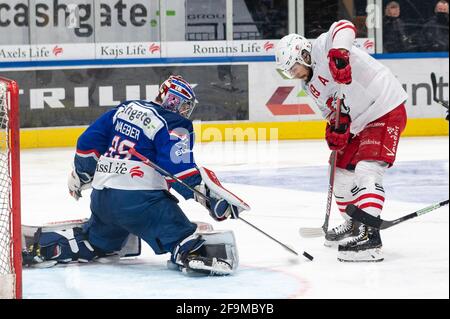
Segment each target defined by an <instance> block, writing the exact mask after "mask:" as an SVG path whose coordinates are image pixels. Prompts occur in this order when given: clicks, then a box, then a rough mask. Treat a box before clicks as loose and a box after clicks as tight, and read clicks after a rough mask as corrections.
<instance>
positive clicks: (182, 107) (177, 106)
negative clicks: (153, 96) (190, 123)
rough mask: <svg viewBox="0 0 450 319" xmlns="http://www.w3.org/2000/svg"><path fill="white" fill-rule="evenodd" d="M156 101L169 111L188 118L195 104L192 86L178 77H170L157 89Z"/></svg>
mask: <svg viewBox="0 0 450 319" xmlns="http://www.w3.org/2000/svg"><path fill="white" fill-rule="evenodd" d="M158 99H159V100H160V102H161V106H162V107H163V108H165V109H167V110H169V111H172V112H175V113H178V114H180V115H182V116H184V117H186V118H189V117H190V116H191V114H192V111H194V108H195V105H196V103H197V100H196V97H195V93H194V90H193V89H192V86H191V85H190V84H189V83H188V82H187V81H186V80H185V79H183V77H181V76H180V75H171V76H170V77H169V78H168V79H167V80H165V81H164V82H163V83H162V84H161V86H160V87H159V94H158Z"/></svg>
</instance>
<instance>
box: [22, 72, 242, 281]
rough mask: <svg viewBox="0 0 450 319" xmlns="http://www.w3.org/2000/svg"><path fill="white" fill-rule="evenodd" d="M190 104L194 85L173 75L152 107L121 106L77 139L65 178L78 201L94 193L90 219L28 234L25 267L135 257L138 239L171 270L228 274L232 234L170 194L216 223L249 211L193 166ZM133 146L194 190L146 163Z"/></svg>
mask: <svg viewBox="0 0 450 319" xmlns="http://www.w3.org/2000/svg"><path fill="white" fill-rule="evenodd" d="M195 105H196V97H195V94H194V91H193V89H192V86H191V85H190V84H189V83H188V82H187V81H186V80H185V79H183V78H182V77H181V76H170V77H169V78H168V79H167V80H165V81H164V82H163V83H162V84H161V86H160V89H159V93H158V96H157V97H156V99H155V101H154V102H152V101H143V100H139V101H137V100H136V101H126V102H123V103H121V104H120V105H119V106H117V107H116V108H113V109H112V110H110V111H108V112H106V113H105V114H103V115H102V116H101V117H99V118H98V119H97V120H96V121H95V122H94V123H93V124H91V125H90V126H89V127H88V128H87V129H86V131H85V132H84V133H83V134H82V135H81V136H80V137H79V139H78V141H77V150H76V153H75V157H74V169H73V171H72V172H71V173H70V175H69V178H68V187H69V192H70V194H71V195H72V196H73V197H74V198H75V199H79V198H80V197H81V192H82V191H83V190H86V189H88V188H92V193H91V202H90V207H91V217H90V219H89V220H88V221H87V222H86V223H81V224H80V225H75V226H76V227H66V228H65V229H64V227H57V228H55V227H42V228H39V230H38V231H36V232H35V233H34V234H32V235H33V236H31V235H30V236H29V237H30V238H31V237H32V245H30V246H31V247H33V248H31V249H29V251H28V252H27V254H26V256H25V257H24V260H25V262H26V263H29V264H30V263H36V262H39V261H53V262H57V263H67V262H73V261H78V262H88V261H91V260H94V259H96V258H98V257H105V256H111V255H114V254H118V253H119V252H123V250H124V249H125V248H127V249H128V250H129V248H130V246H131V251H135V253H134V254H136V251H137V253H139V247H138V245H139V242H140V241H139V240H140V239H142V240H143V241H145V242H146V243H147V244H148V245H149V246H150V247H151V248H152V249H153V251H154V252H155V253H156V254H165V253H170V254H171V257H170V260H169V261H168V265H169V267H170V268H172V269H177V270H181V271H183V272H185V273H190V274H198V275H230V274H232V273H233V272H234V271H235V270H236V269H237V267H238V253H237V248H236V243H235V238H234V234H233V232H232V231H214V230H212V227H204V225H205V224H203V227H200V226H199V225H198V224H196V223H193V222H191V221H190V220H189V219H188V218H187V217H186V216H185V214H184V213H183V211H182V210H181V209H180V207H179V206H178V199H177V198H176V197H175V196H173V195H172V194H171V193H170V189H173V190H175V191H176V192H178V193H179V194H180V195H182V196H183V197H184V198H185V199H195V200H197V201H198V202H199V203H201V204H202V205H203V206H205V207H206V209H207V210H208V212H209V214H210V215H211V217H212V218H213V219H214V220H216V221H223V220H226V219H228V218H237V217H238V216H239V213H241V212H242V211H243V210H245V209H248V207H247V206H246V205H242V202H241V201H240V200H238V199H237V197H235V196H234V195H233V194H231V193H230V192H228V191H227V190H226V189H224V188H223V187H222V186H221V184H220V182H218V180H216V179H215V178H212V176H213V177H215V175H214V174H213V173H212V172H211V171H209V170H207V169H205V168H202V167H200V168H199V167H197V166H196V163H195V161H194V156H193V146H194V132H193V125H192V122H191V121H190V120H189V117H190V115H191V113H192V111H193V110H194V107H195ZM131 149H133V151H135V152H138V153H139V154H142V155H143V156H145V157H146V158H148V159H149V160H151V161H152V162H154V163H155V164H156V165H158V166H159V167H162V168H163V169H164V170H165V171H167V172H169V173H170V174H172V176H175V177H177V178H178V179H180V180H182V181H183V182H184V183H185V184H186V185H188V186H190V187H191V188H188V187H186V186H185V185H183V184H181V183H179V182H177V181H175V180H172V179H171V178H169V177H168V176H164V174H161V173H160V172H159V171H157V170H155V169H154V168H153V167H151V166H149V165H145V163H143V161H141V160H140V159H139V158H138V157H136V156H134V155H132V153H131V152H130V150H131ZM193 189H196V190H197V191H199V192H200V193H201V194H203V195H204V196H198V194H196V193H194V192H193ZM205 198H206V199H207V200H205ZM206 225H209V224H206ZM130 238H138V239H139V240H137V241H136V240H135V239H134V240H130ZM28 241H29V240H28ZM130 243H131V244H130ZM133 243H134V244H133ZM129 254H130V252H129V251H128V252H125V253H120V255H121V256H127V255H129ZM132 254H133V252H132Z"/></svg>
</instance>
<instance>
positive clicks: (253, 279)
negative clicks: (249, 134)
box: [21, 137, 449, 299]
mask: <svg viewBox="0 0 450 319" xmlns="http://www.w3.org/2000/svg"><path fill="white" fill-rule="evenodd" d="M448 149H449V139H448V137H437V138H404V139H402V140H401V142H400V146H399V151H398V155H397V162H396V163H395V166H394V167H393V168H391V169H390V170H389V171H388V173H387V175H386V177H385V183H384V186H385V189H386V192H387V200H386V204H385V208H384V211H383V214H382V216H383V218H384V219H388V220H391V219H395V218H397V217H400V216H402V215H405V214H407V213H410V212H413V211H415V210H417V209H420V208H423V207H425V206H427V205H429V204H432V203H435V202H439V201H441V200H444V199H447V198H448V196H449V195H448V193H449V165H448V163H449V155H448ZM195 152H196V160H197V163H198V164H199V165H202V166H206V167H208V168H210V169H212V170H214V171H216V173H217V175H218V176H219V178H220V179H221V180H222V181H223V182H224V185H226V186H227V187H229V188H230V189H231V190H233V192H235V193H236V194H238V195H239V196H240V197H242V198H243V199H245V201H246V202H248V203H249V204H250V205H251V206H252V210H251V211H250V212H246V213H243V215H242V217H244V218H245V219H246V220H248V221H249V222H251V223H253V224H255V225H256V226H258V227H260V228H261V229H263V230H264V231H266V232H267V233H269V234H270V235H272V236H274V237H275V238H277V239H278V240H280V241H282V242H284V243H286V244H288V245H290V246H292V247H293V248H294V249H296V250H298V251H299V252H302V251H303V250H306V251H308V252H309V253H310V254H312V255H313V256H314V257H315V259H314V261H313V262H310V261H308V260H306V259H305V258H304V257H300V258H299V262H298V263H293V262H292V255H291V254H290V253H289V252H288V251H286V250H285V249H283V248H282V247H280V246H278V245H277V244H276V243H274V242H272V241H271V240H269V239H267V238H266V237H264V236H263V235H261V234H260V233H258V232H256V231H255V230H254V229H252V228H251V227H249V226H248V225H246V224H245V223H243V222H240V221H236V220H230V221H225V222H222V223H217V222H214V221H213V220H212V219H211V218H210V217H209V216H208V214H207V212H206V211H205V210H204V209H203V207H202V206H200V205H199V204H198V203H195V202H193V201H187V202H185V201H183V202H181V207H182V208H183V210H184V211H185V212H186V215H187V216H188V217H189V218H190V219H191V220H194V221H205V222H209V223H211V224H213V226H214V227H215V228H217V229H232V230H233V231H234V232H235V235H236V239H237V244H238V248H239V254H240V262H241V266H240V269H239V270H238V272H237V273H236V275H235V276H232V277H208V278H191V277H185V276H184V275H182V274H181V273H178V272H174V271H171V270H168V269H166V266H165V264H166V259H167V258H168V255H163V256H156V255H154V254H153V252H152V251H151V250H150V248H148V247H147V246H146V245H145V247H144V249H143V254H142V256H140V257H138V258H135V259H128V260H122V261H120V262H118V263H112V264H111V263H110V264H102V263H92V264H87V265H85V264H72V265H69V266H66V267H64V266H58V267H54V268H50V269H24V272H23V276H24V289H23V290H24V298H182V299H183V298H186V299H190V298H449V216H448V213H449V208H448V206H447V207H445V208H441V209H439V210H436V211H433V212H431V213H429V214H426V215H424V216H420V217H418V218H415V219H413V220H411V221H408V222H405V223H403V224H402V225H398V226H396V227H393V228H390V229H388V230H385V231H383V232H382V234H381V235H382V239H383V244H384V246H383V250H384V254H385V261H384V262H381V263H341V262H338V261H337V259H336V254H337V252H336V249H331V248H327V247H325V246H323V240H322V239H321V238H312V239H305V238H301V237H300V236H299V232H298V230H299V227H320V226H321V225H322V223H323V217H324V214H325V206H326V197H327V194H326V192H327V183H328V177H327V160H328V156H329V151H328V150H327V147H326V144H325V142H323V141H283V142H272V143H266V142H260V143H253V142H249V143H244V142H242V143H210V144H201V145H198V146H196V150H195ZM21 156H22V214H23V216H22V220H23V223H24V224H39V223H42V222H48V221H55V220H65V219H77V218H81V217H88V216H89V191H87V192H85V193H84V194H83V198H81V199H80V201H78V202H76V201H75V200H73V198H71V197H70V196H69V195H68V193H67V189H66V183H67V175H68V173H69V172H70V170H71V161H72V158H73V149H71V148H64V149H39V150H25V151H23V152H22V154H21ZM340 222H341V217H340V216H339V214H338V213H337V210H336V206H335V205H334V204H333V211H332V215H331V218H330V223H331V226H334V225H336V224H339V223H340Z"/></svg>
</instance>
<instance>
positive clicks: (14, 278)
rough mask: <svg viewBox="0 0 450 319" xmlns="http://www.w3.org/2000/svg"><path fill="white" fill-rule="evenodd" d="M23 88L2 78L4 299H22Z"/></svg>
mask: <svg viewBox="0 0 450 319" xmlns="http://www.w3.org/2000/svg"><path fill="white" fill-rule="evenodd" d="M19 147H20V144H19V88H18V86H17V83H16V82H15V81H11V80H8V79H5V78H2V77H0V299H1V298H21V297H22V256H21V252H22V249H21V223H20V164H19V163H20V148H19Z"/></svg>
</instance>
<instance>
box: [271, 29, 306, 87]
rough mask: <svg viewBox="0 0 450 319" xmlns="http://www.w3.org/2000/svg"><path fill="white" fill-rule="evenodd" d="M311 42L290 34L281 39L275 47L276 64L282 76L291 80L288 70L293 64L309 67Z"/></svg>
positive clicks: (291, 76)
mask: <svg viewBox="0 0 450 319" xmlns="http://www.w3.org/2000/svg"><path fill="white" fill-rule="evenodd" d="M311 49H312V46H311V42H309V41H308V39H306V38H305V37H303V36H301V35H298V34H295V33H291V34H288V35H287V36H285V37H283V38H282V39H281V40H280V41H279V42H278V45H277V49H276V63H277V68H278V69H280V70H281V71H282V72H283V74H284V75H286V76H287V77H288V78H290V79H292V78H293V75H292V74H291V73H290V70H291V69H292V67H293V66H294V65H295V63H300V64H303V65H305V66H307V67H311Z"/></svg>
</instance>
